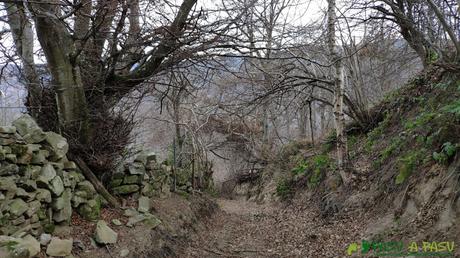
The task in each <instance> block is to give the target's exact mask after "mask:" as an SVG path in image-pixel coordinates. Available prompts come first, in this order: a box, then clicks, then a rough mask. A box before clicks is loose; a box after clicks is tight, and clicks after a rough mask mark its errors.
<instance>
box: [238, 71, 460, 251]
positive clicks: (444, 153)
mask: <svg viewBox="0 0 460 258" xmlns="http://www.w3.org/2000/svg"><path fill="white" fill-rule="evenodd" d="M459 78H460V77H459V76H458V75H457V74H455V73H453V72H449V71H447V70H444V69H440V68H436V69H434V68H433V69H431V70H429V71H425V72H424V73H423V74H421V75H420V76H418V77H417V78H415V79H414V80H412V81H411V82H409V83H408V84H407V85H405V86H404V87H402V88H401V89H399V90H397V91H395V92H392V93H391V94H390V95H388V96H387V97H386V98H385V100H384V101H383V102H382V103H380V104H379V105H378V106H376V107H374V108H373V109H372V111H370V112H371V114H372V116H373V117H374V118H375V119H376V120H377V121H379V122H378V123H376V124H375V126H370V128H371V129H369V130H367V132H365V131H363V130H357V129H356V128H354V127H353V125H350V126H349V129H350V130H349V133H348V148H349V161H350V163H349V164H350V165H349V170H350V172H351V173H352V177H353V180H352V183H351V184H350V185H349V186H346V187H345V186H343V185H341V184H340V178H339V176H338V173H336V171H335V161H334V145H335V142H334V141H335V139H334V137H333V134H331V137H328V138H327V139H326V140H325V141H324V142H323V143H322V144H321V145H320V146H311V144H308V143H300V142H296V143H292V144H290V145H288V146H285V148H284V149H283V151H282V152H281V153H280V155H279V159H278V160H276V161H274V162H273V163H271V164H269V165H268V166H267V167H266V169H265V171H264V173H262V175H261V177H259V179H258V180H257V181H253V182H247V183H244V184H242V185H240V186H238V187H237V189H236V193H237V194H238V195H240V196H241V195H242V196H244V197H245V198H248V199H251V200H255V201H259V202H264V201H270V200H278V199H281V200H285V201H287V202H288V203H289V201H292V200H294V202H295V203H298V202H299V198H300V199H301V202H302V203H304V204H305V205H311V204H312V203H314V204H316V205H318V206H319V208H320V210H321V215H322V217H323V218H325V219H328V220H334V219H337V218H343V217H356V218H359V217H361V215H363V214H365V215H366V216H365V217H366V218H371V219H370V220H369V221H360V220H357V221H356V223H358V224H359V227H360V231H362V237H363V239H356V240H355V241H357V242H359V243H361V241H362V240H366V241H371V240H372V241H374V243H376V242H378V243H381V242H388V241H403V242H404V244H405V246H406V247H407V246H409V244H410V243H412V241H418V242H416V243H419V248H418V250H419V251H423V250H424V249H423V248H422V247H423V243H422V241H429V242H430V243H432V242H436V243H435V244H433V246H434V247H436V246H437V244H438V243H439V242H442V241H449V243H451V242H452V241H454V242H456V243H459V240H460V236H459V234H458V232H460V226H459V224H458V221H459V220H458V218H459V214H460V199H459V194H460V183H459V180H460V158H459V155H458V150H459V148H460V80H459ZM363 243H364V242H363ZM426 245H428V244H426ZM433 246H432V248H431V249H430V250H431V251H436V250H438V251H440V250H441V249H439V248H438V249H436V248H434V247H433ZM414 248H415V247H414ZM426 248H428V247H426ZM426 248H425V249H426ZM428 249H429V248H428ZM405 250H406V249H405ZM414 250H415V249H414ZM425 251H426V250H425ZM456 254H457V255H460V253H459V250H458V248H457V250H456Z"/></svg>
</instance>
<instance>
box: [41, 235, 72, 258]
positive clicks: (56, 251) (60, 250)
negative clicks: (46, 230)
mask: <svg viewBox="0 0 460 258" xmlns="http://www.w3.org/2000/svg"><path fill="white" fill-rule="evenodd" d="M72 245H73V239H59V238H57V237H53V238H51V242H50V244H49V245H48V248H46V254H47V255H49V256H57V257H65V256H68V255H71V253H72Z"/></svg>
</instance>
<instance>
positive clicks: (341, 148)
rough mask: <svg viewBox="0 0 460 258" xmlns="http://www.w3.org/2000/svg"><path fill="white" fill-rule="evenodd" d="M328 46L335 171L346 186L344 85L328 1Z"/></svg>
mask: <svg viewBox="0 0 460 258" xmlns="http://www.w3.org/2000/svg"><path fill="white" fill-rule="evenodd" d="M328 4H329V6H328V46H329V51H330V55H331V61H332V62H333V64H334V70H335V71H334V77H335V78H334V81H335V90H334V121H335V131H336V135H337V169H338V172H339V174H340V177H341V178H342V181H343V183H344V184H345V185H346V184H348V182H349V177H348V175H347V172H346V163H347V137H346V135H345V132H344V123H345V115H344V112H343V98H344V93H345V84H344V79H343V72H344V71H343V64H342V60H341V56H340V54H339V51H338V46H337V43H336V35H335V26H336V23H337V17H336V14H335V8H336V3H335V0H328Z"/></svg>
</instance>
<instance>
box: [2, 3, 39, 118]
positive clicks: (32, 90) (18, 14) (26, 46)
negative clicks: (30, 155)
mask: <svg viewBox="0 0 460 258" xmlns="http://www.w3.org/2000/svg"><path fill="white" fill-rule="evenodd" d="M5 7H6V11H7V17H8V25H9V26H10V29H11V32H12V34H13V40H14V43H15V47H16V51H17V53H18V55H19V57H20V58H21V62H22V68H23V78H24V81H25V85H26V87H27V93H28V94H27V101H26V106H27V107H28V109H29V112H30V114H31V115H32V117H35V118H37V117H38V112H40V106H41V87H40V80H39V78H38V75H37V71H36V69H35V60H34V32H33V28H32V23H31V22H30V20H29V18H28V17H27V13H26V10H25V8H24V5H23V3H17V4H5Z"/></svg>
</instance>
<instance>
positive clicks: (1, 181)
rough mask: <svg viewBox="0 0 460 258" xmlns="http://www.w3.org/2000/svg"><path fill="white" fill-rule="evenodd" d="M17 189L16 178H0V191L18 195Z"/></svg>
mask: <svg viewBox="0 0 460 258" xmlns="http://www.w3.org/2000/svg"><path fill="white" fill-rule="evenodd" d="M16 189H17V186H16V183H15V180H14V177H0V190H2V191H11V192H14V193H16Z"/></svg>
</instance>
